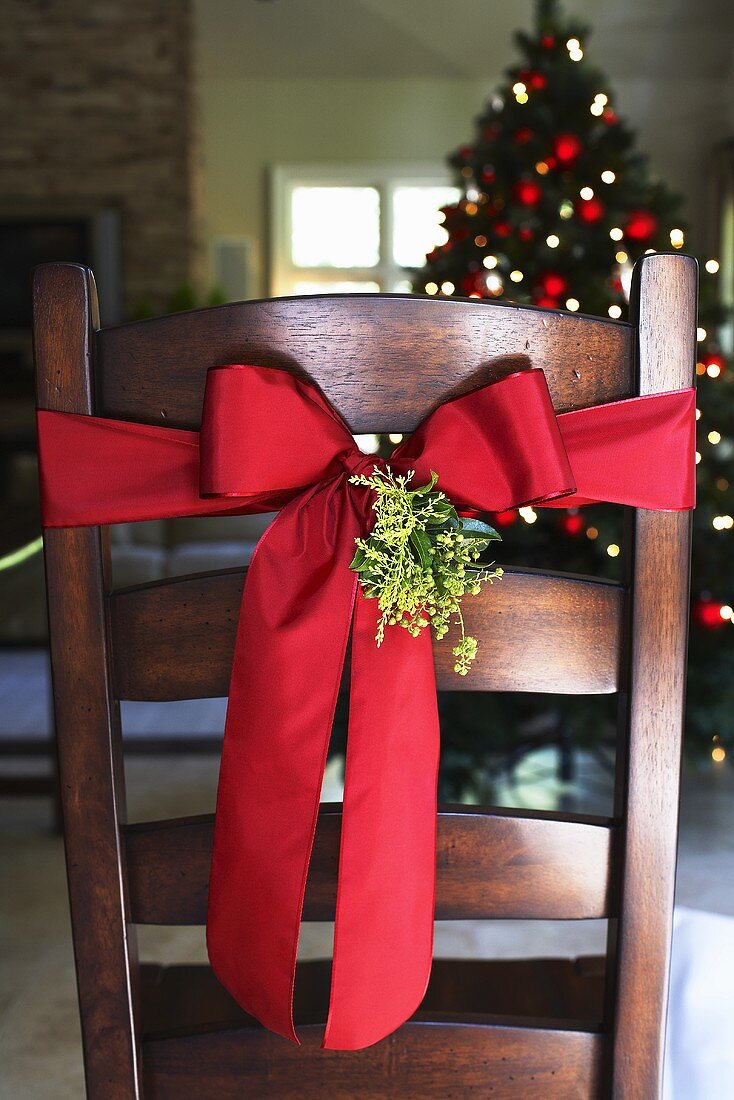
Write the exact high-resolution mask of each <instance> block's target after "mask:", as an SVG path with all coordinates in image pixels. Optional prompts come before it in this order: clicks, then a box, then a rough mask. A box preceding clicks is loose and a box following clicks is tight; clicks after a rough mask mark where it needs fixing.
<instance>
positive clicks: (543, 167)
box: [535, 160, 550, 176]
mask: <svg viewBox="0 0 734 1100" xmlns="http://www.w3.org/2000/svg"><path fill="white" fill-rule="evenodd" d="M535 171H536V172H537V173H538V175H539V176H547V175H548V172H549V171H550V169H549V168H548V165H547V164H546V163H545V161H544V160H539V161H538V163H537V164H536V165H535Z"/></svg>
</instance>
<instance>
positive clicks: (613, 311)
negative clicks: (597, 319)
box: [607, 305, 622, 321]
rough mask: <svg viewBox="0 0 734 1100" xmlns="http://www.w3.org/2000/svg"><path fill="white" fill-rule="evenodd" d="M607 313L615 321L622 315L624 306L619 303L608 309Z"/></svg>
mask: <svg viewBox="0 0 734 1100" xmlns="http://www.w3.org/2000/svg"><path fill="white" fill-rule="evenodd" d="M607 313H608V314H609V316H610V317H611V318H612V319H613V320H614V321H616V320H617V318H619V317H621V316H622V307H621V306H617V305H613V306H610V307H609V309H608V310H607Z"/></svg>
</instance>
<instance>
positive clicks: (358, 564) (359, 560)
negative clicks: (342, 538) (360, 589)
mask: <svg viewBox="0 0 734 1100" xmlns="http://www.w3.org/2000/svg"><path fill="white" fill-rule="evenodd" d="M366 560H367V559H366V555H365V552H364V550H363V549H362V547H361V546H358V547H357V552H356V554H355V555H354V557H353V558H352V560H351V561H350V563H349V568H350V569H354V571H355V572H356V573H358V572H359V571H360V569H362V568H363V567H364V563H365V561H366Z"/></svg>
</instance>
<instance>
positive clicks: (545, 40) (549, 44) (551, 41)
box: [540, 34, 556, 50]
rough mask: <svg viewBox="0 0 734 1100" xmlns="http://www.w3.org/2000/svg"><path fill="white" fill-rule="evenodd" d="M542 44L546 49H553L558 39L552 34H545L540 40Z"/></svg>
mask: <svg viewBox="0 0 734 1100" xmlns="http://www.w3.org/2000/svg"><path fill="white" fill-rule="evenodd" d="M540 44H541V46H542V47H543V49H544V50H552V49H553V47H554V46H555V44H556V40H555V38H554V37H553V35H552V34H544V35H543V37H542V38H541V40H540Z"/></svg>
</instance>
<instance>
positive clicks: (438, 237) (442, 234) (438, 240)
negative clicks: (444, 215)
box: [433, 225, 449, 247]
mask: <svg viewBox="0 0 734 1100" xmlns="http://www.w3.org/2000/svg"><path fill="white" fill-rule="evenodd" d="M448 239H449V234H448V230H447V229H444V227H443V226H442V225H438V226H436V233H435V236H434V238H433V240H434V243H435V245H436V246H437V247H438V246H440V245H442V244H446V241H447V240H448Z"/></svg>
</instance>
